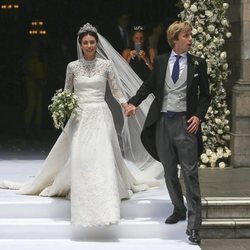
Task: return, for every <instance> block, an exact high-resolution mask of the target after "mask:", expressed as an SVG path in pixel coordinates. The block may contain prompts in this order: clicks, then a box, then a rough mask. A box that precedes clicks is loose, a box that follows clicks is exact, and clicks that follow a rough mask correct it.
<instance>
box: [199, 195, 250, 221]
mask: <svg viewBox="0 0 250 250" xmlns="http://www.w3.org/2000/svg"><path fill="white" fill-rule="evenodd" d="M202 217H203V218H204V219H223V218H224V219H227V218H228V219H230V218H249V219H250V198H249V197H204V198H203V199H202Z"/></svg>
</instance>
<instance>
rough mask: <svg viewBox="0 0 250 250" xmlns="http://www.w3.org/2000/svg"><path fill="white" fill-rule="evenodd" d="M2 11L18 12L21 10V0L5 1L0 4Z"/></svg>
mask: <svg viewBox="0 0 250 250" xmlns="http://www.w3.org/2000/svg"><path fill="white" fill-rule="evenodd" d="M0 8H1V10H2V11H16V10H18V9H19V8H20V1H19V0H5V1H3V3H1V4H0Z"/></svg>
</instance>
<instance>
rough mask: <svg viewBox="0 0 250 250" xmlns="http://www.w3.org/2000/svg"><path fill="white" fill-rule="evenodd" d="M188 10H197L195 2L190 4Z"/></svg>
mask: <svg viewBox="0 0 250 250" xmlns="http://www.w3.org/2000/svg"><path fill="white" fill-rule="evenodd" d="M190 10H191V11H192V12H197V11H198V8H197V6H196V5H195V4H192V5H191V6H190Z"/></svg>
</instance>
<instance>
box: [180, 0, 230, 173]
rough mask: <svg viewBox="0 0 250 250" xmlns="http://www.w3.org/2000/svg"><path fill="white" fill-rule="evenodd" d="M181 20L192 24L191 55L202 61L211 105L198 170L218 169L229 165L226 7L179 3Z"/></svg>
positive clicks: (210, 0) (211, 2) (217, 1)
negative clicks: (199, 168)
mask: <svg viewBox="0 0 250 250" xmlns="http://www.w3.org/2000/svg"><path fill="white" fill-rule="evenodd" d="M179 5H180V6H181V7H182V9H183V10H182V11H181V13H180V14H179V16H180V18H181V19H182V20H185V21H188V22H190V23H191V24H192V26H193V30H192V35H193V46H192V48H191V51H190V52H191V53H192V54H194V55H196V56H199V57H202V58H205V59H206V61H207V65H208V77H209V84H210V93H211V96H212V100H211V105H210V107H209V109H208V112H207V114H206V117H205V118H206V122H204V123H203V124H202V131H203V143H204V153H203V154H202V155H201V158H200V167H203V168H204V167H212V168H213V167H220V168H224V167H225V166H227V165H228V162H229V157H230V155H231V151H230V149H229V148H228V144H229V141H230V134H229V132H230V126H229V120H228V118H229V114H230V111H229V110H228V108H227V104H226V91H225V88H224V84H225V82H226V81H227V78H228V75H229V73H230V71H229V69H228V63H227V53H226V51H224V44H225V39H227V38H230V37H231V36H232V34H231V32H230V31H229V21H228V19H227V18H226V11H227V9H228V8H229V4H228V3H225V2H224V1H223V0H180V3H179Z"/></svg>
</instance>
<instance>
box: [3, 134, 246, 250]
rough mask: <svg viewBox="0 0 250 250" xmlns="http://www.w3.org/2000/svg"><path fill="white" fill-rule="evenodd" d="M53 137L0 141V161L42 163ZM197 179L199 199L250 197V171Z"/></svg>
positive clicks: (215, 246)
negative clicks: (199, 188)
mask: <svg viewBox="0 0 250 250" xmlns="http://www.w3.org/2000/svg"><path fill="white" fill-rule="evenodd" d="M57 136H58V134H50V136H45V137H40V138H35V139H31V140H30V139H29V140H27V139H23V138H22V137H21V138H18V137H15V138H14V139H13V138H12V139H8V140H6V138H0V139H1V140H0V160H6V159H8V160H10V159H44V158H45V157H46V155H47V154H48V152H49V150H50V149H51V147H52V145H53V143H54V142H55V141H56V138H57ZM45 138H46V139H45ZM48 138H49V139H48ZM199 176H200V185H201V193H202V196H203V197H250V181H249V180H250V167H249V168H225V169H218V168H216V169H210V168H206V169H200V170H199ZM182 184H183V183H182ZM183 188H184V186H183ZM184 189H185V188H184ZM201 249H202V250H250V239H221V240H219V239H204V240H202V243H201Z"/></svg>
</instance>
